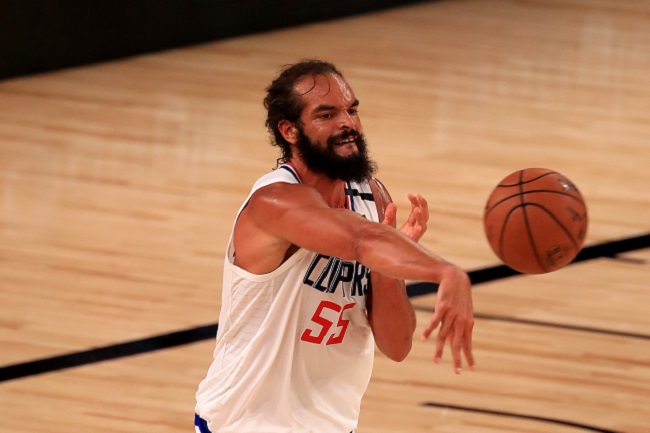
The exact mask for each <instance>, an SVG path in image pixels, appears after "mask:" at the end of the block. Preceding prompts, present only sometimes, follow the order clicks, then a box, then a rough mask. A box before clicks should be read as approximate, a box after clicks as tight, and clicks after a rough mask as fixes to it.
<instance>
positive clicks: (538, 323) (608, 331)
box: [413, 306, 650, 340]
mask: <svg viewBox="0 0 650 433" xmlns="http://www.w3.org/2000/svg"><path fill="white" fill-rule="evenodd" d="M413 308H414V309H415V310H417V311H426V312H430V313H433V312H434V311H435V310H434V308H433V307H421V306H414V307H413ZM474 318H475V319H482V320H494V321H498V322H510V323H521V324H522V325H534V326H542V327H547V328H556V329H568V330H570V331H579V332H591V333H593V334H604V335H612V336H615V337H627V338H638V339H640V340H650V335H649V334H640V333H637V332H626V331H614V330H611V329H603V328H594V327H591V326H579V325H569V324H565V323H556V322H543V321H541V320H529V319H518V318H516V317H510V316H498V315H496V314H482V313H474Z"/></svg>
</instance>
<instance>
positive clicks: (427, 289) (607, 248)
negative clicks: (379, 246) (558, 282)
mask: <svg viewBox="0 0 650 433" xmlns="http://www.w3.org/2000/svg"><path fill="white" fill-rule="evenodd" d="M644 248H650V233H646V234H643V235H639V236H634V237H629V238H624V239H619V240H616V241H611V242H604V243H601V244H595V245H591V246H588V247H585V248H583V249H582V251H580V253H578V256H577V257H576V258H575V259H574V260H573V262H571V263H570V265H573V264H575V263H580V262H584V261H587V260H593V259H598V258H603V257H609V258H615V257H616V256H617V255H619V254H623V253H627V252H630V251H634V250H641V249H644ZM518 275H523V274H521V273H520V272H517V271H515V270H514V269H511V268H509V267H507V266H506V265H498V266H491V267H489V268H483V269H477V270H474V271H470V272H469V277H470V279H471V280H472V284H473V285H477V284H481V283H487V282H490V281H495V280H501V279H504V278H509V277H515V276H518ZM406 289H407V292H408V294H409V297H415V296H422V295H429V294H431V293H436V292H437V291H438V285H437V284H436V283H427V282H422V283H412V284H409V285H408V287H407V288H406Z"/></svg>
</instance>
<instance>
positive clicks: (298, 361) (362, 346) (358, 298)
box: [196, 165, 378, 433]
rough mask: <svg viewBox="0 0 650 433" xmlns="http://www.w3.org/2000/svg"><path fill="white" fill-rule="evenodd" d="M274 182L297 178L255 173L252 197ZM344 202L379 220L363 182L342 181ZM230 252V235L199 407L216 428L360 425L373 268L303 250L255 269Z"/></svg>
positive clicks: (298, 431)
mask: <svg viewBox="0 0 650 433" xmlns="http://www.w3.org/2000/svg"><path fill="white" fill-rule="evenodd" d="M275 182H286V183H300V179H299V178H298V176H297V174H296V173H295V171H294V170H293V169H292V168H291V167H290V166H287V165H284V166H282V167H280V168H279V169H277V170H275V171H273V172H271V173H268V174H267V175H265V176H263V177H262V178H260V179H259V180H258V181H257V182H256V183H255V185H254V186H253V189H252V191H251V193H250V194H252V193H253V192H255V191H256V190H258V189H260V188H262V187H264V186H267V185H270V184H272V183H275ZM250 194H249V196H248V198H247V199H246V202H245V203H244V205H242V207H241V209H240V210H239V212H241V211H242V209H243V208H244V206H245V205H246V203H247V202H248V200H249V199H250ZM346 203H347V207H348V209H350V210H352V211H354V212H357V213H359V214H361V215H363V216H364V217H366V218H367V219H369V220H372V221H378V217H377V208H376V205H375V202H374V200H373V197H372V192H371V190H370V186H369V185H368V183H367V182H364V183H354V182H351V183H348V184H347V185H346ZM238 216H239V214H238ZM296 230H303V228H302V227H296ZM234 253H235V252H234V248H233V243H232V235H231V238H230V243H229V245H228V251H227V255H226V259H225V264H224V275H223V293H222V305H221V314H220V319H219V330H218V332H217V345H216V348H215V351H214V360H213V362H212V365H211V366H210V369H209V370H208V373H207V377H206V378H205V379H204V380H203V381H202V382H201V384H200V385H199V389H198V392H197V395H196V397H197V405H196V413H197V414H198V415H199V416H200V417H201V418H203V419H204V420H206V421H207V425H208V427H209V428H210V431H211V432H212V433H253V432H254V433H308V432H309V433H348V432H350V431H351V430H353V429H354V428H356V426H357V420H358V417H359V409H360V406H361V398H362V396H363V394H364V392H365V391H366V388H367V386H368V382H369V380H370V375H371V372H372V365H373V357H374V339H373V336H372V331H371V329H370V325H369V323H368V318H367V314H366V292H367V291H368V289H369V286H370V274H369V270H368V269H367V268H366V267H365V266H363V265H362V264H361V263H357V262H347V261H343V260H341V259H338V258H336V257H328V256H323V255H321V254H317V253H315V252H313V251H308V250H305V249H300V250H298V251H297V252H296V253H294V254H293V255H292V256H291V257H290V258H289V259H288V260H287V261H285V262H284V263H283V264H282V265H281V266H280V267H278V268H277V269H276V270H274V271H273V272H271V273H269V274H264V275H256V274H251V273H250V272H247V271H245V270H243V269H241V268H239V267H237V266H235V265H234Z"/></svg>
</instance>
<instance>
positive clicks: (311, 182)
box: [286, 159, 345, 208]
mask: <svg viewBox="0 0 650 433" xmlns="http://www.w3.org/2000/svg"><path fill="white" fill-rule="evenodd" d="M286 164H287V165H290V166H291V167H293V169H294V170H295V171H296V173H297V174H298V177H300V180H301V181H302V183H303V184H304V185H308V186H311V187H312V188H314V189H316V191H318V192H319V193H320V195H321V196H322V197H323V200H325V202H326V203H327V204H328V205H329V207H332V208H343V207H345V182H343V181H342V180H339V179H330V178H329V177H327V176H325V175H324V174H321V173H314V172H313V171H311V170H310V169H309V168H308V167H307V166H306V165H305V164H304V163H303V162H302V161H301V160H299V159H298V160H296V159H293V160H291V161H289V162H287V163H286Z"/></svg>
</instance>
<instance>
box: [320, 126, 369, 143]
mask: <svg viewBox="0 0 650 433" xmlns="http://www.w3.org/2000/svg"><path fill="white" fill-rule="evenodd" d="M360 135H361V134H359V131H357V130H356V129H346V130H345V131H343V132H341V133H339V134H336V135H332V136H330V138H328V139H327V144H329V145H330V146H331V145H334V144H335V143H336V142H337V141H339V140H345V139H346V138H350V137H353V138H354V139H355V140H356V139H358V138H359V136H360Z"/></svg>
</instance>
